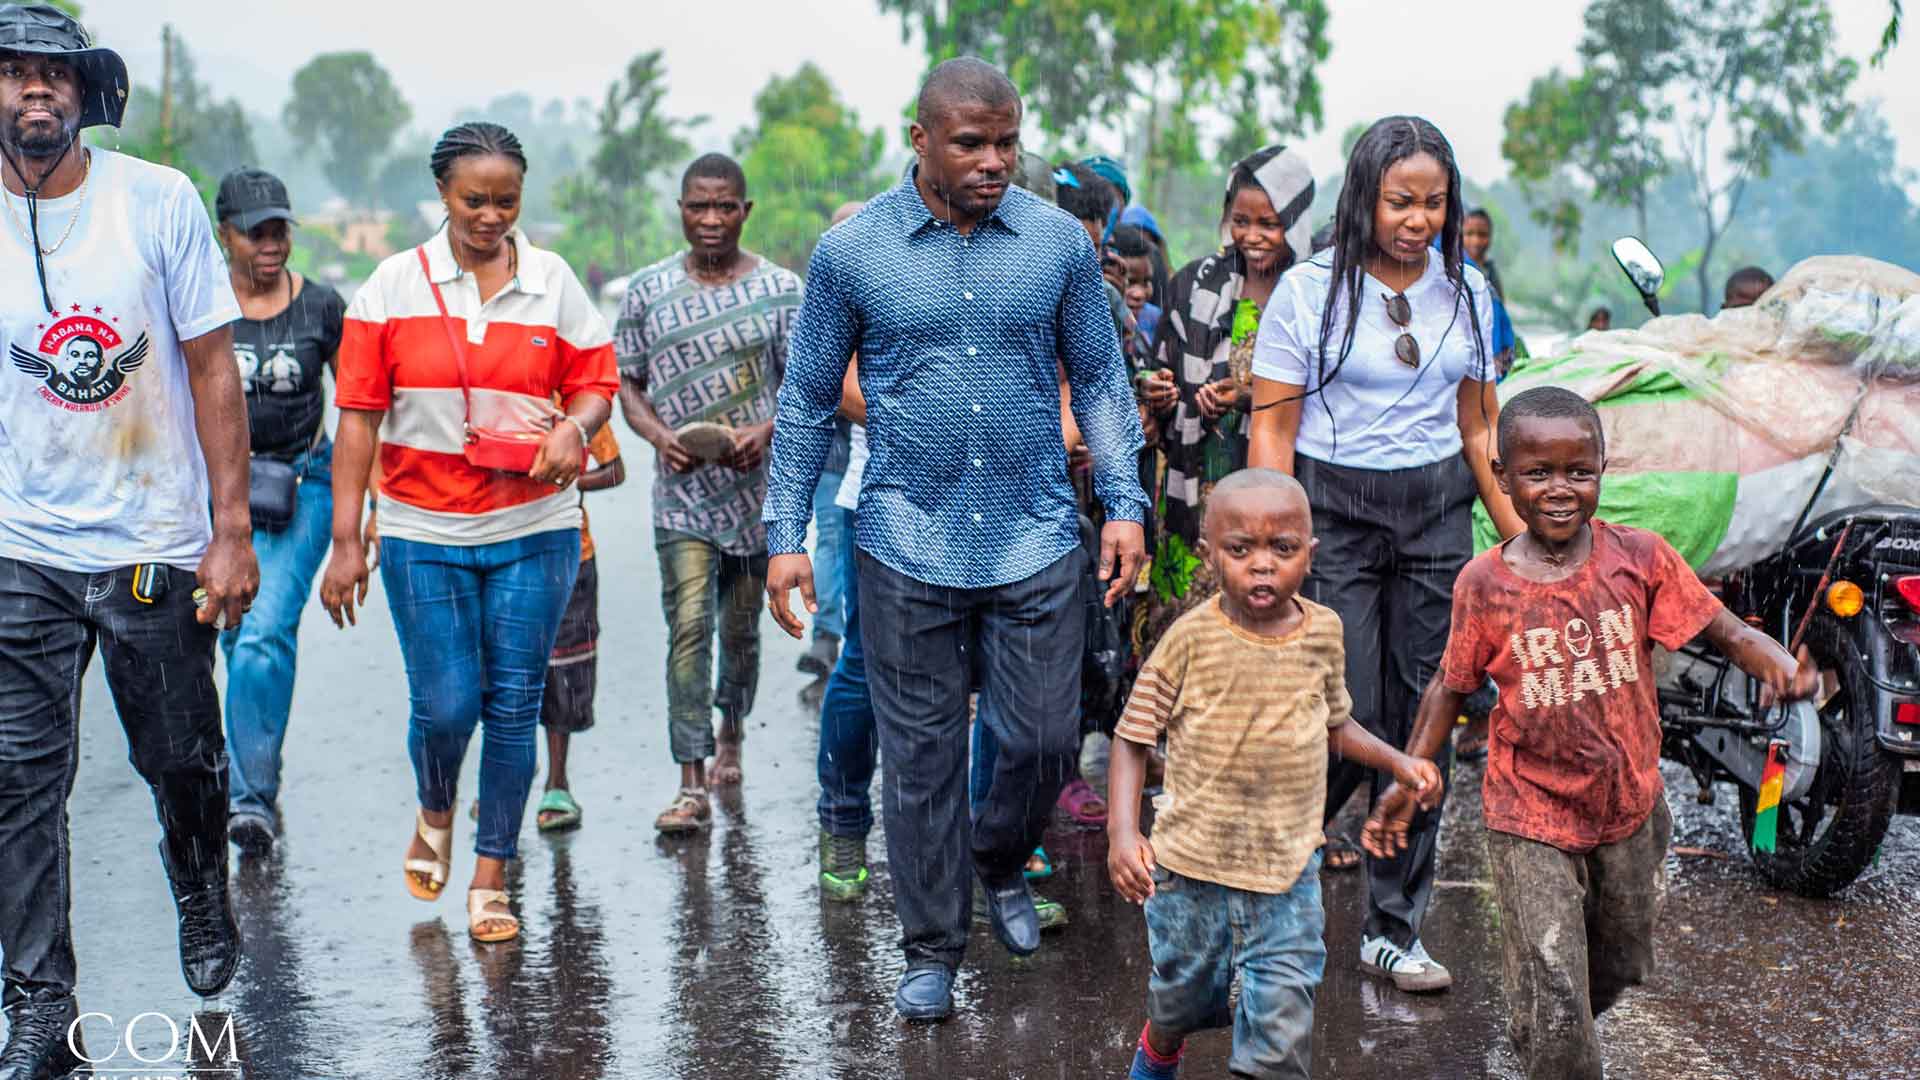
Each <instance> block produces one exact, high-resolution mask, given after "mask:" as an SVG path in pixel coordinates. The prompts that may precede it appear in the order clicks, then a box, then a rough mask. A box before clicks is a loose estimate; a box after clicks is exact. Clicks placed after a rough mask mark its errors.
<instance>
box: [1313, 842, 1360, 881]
mask: <svg viewBox="0 0 1920 1080" xmlns="http://www.w3.org/2000/svg"><path fill="white" fill-rule="evenodd" d="M1360 861H1361V859H1360V849H1359V848H1358V847H1355V846H1354V843H1353V841H1351V840H1349V839H1347V838H1346V837H1344V836H1334V835H1332V834H1331V833H1329V834H1328V835H1327V856H1326V858H1325V859H1324V860H1322V861H1321V863H1320V865H1321V866H1323V867H1325V868H1326V869H1328V870H1332V871H1333V872H1334V873H1337V874H1344V873H1346V872H1347V871H1349V870H1352V869H1354V868H1355V867H1357V866H1359V865H1360Z"/></svg>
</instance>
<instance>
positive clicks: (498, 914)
mask: <svg viewBox="0 0 1920 1080" xmlns="http://www.w3.org/2000/svg"><path fill="white" fill-rule="evenodd" d="M488 904H499V905H500V906H501V907H507V906H508V902H507V894H506V893H504V892H502V891H500V890H499V889H468V890H467V933H469V934H471V935H473V940H475V941H481V942H494V941H512V940H513V939H514V938H517V937H519V936H520V920H519V919H517V918H515V917H514V914H513V912H511V911H488V910H487V905H488ZM488 923H495V924H498V923H506V924H507V926H506V929H504V930H501V929H494V930H481V929H480V928H481V927H482V926H485V925H487V924H488Z"/></svg>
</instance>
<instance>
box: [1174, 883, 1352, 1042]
mask: <svg viewBox="0 0 1920 1080" xmlns="http://www.w3.org/2000/svg"><path fill="white" fill-rule="evenodd" d="M1153 878H1154V883H1155V888H1154V894H1153V896H1152V898H1150V899H1149V900H1148V901H1147V911H1146V914H1147V948H1148V950H1149V951H1150V952H1151V953H1152V954H1153V974H1152V976H1151V977H1149V979H1148V980H1147V1016H1148V1018H1149V1019H1151V1020H1152V1021H1153V1026H1154V1028H1155V1029H1157V1030H1158V1031H1160V1032H1161V1033H1163V1034H1166V1035H1172V1036H1175V1037H1177V1038H1185V1037H1186V1036H1187V1035H1188V1034H1190V1033H1192V1032H1195V1031H1200V1030H1203V1029H1205V1028H1214V1027H1226V1026H1227V1025H1229V1024H1231V1025H1232V1026H1233V1056H1232V1058H1231V1059H1230V1060H1229V1062H1228V1068H1229V1069H1230V1070H1231V1071H1232V1072H1233V1074H1234V1075H1235V1076H1277V1077H1299V1078H1301V1080H1306V1077H1307V1076H1308V1075H1309V1073H1310V1071H1311V1069H1312V1066H1313V996H1314V991H1315V990H1316V989H1317V988H1318V987H1319V986H1320V977H1321V974H1322V973H1323V972H1324V971H1325V969H1326V965H1327V943H1326V925H1327V917H1326V912H1325V911H1324V910H1323V909H1322V908H1321V906H1320V853H1319V852H1317V851H1316V852H1314V854H1313V857H1312V858H1310V859H1308V860H1307V866H1306V869H1304V870H1302V871H1300V877H1299V879H1298V880H1296V881H1295V882H1294V883H1293V888H1291V889H1289V890H1288V891H1286V892H1283V893H1257V892H1248V891H1246V890H1244V889H1234V888H1229V887H1227V886H1225V885H1216V884H1214V883H1213V882H1211V881H1197V880H1195V879H1193V878H1189V877H1182V876H1180V875H1179V874H1175V873H1173V872H1171V871H1169V870H1167V869H1166V868H1165V867H1161V868H1160V869H1158V870H1155V871H1154V875H1153ZM1235 972H1238V973H1239V975H1240V1007H1239V1009H1238V1010H1232V1011H1230V1009H1229V1006H1228V997H1229V992H1230V988H1231V987H1232V985H1233V976H1234V973H1235Z"/></svg>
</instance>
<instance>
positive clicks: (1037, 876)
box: [1023, 847, 1053, 881]
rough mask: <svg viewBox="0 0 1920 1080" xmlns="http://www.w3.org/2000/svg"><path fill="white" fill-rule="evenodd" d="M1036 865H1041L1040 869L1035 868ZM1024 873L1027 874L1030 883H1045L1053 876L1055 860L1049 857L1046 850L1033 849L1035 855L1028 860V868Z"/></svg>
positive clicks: (1041, 848) (1040, 848)
mask: <svg viewBox="0 0 1920 1080" xmlns="http://www.w3.org/2000/svg"><path fill="white" fill-rule="evenodd" d="M1034 863H1039V864H1040V866H1039V868H1038V869H1035V868H1034V865H1033V864H1034ZM1023 873H1025V874H1026V876H1027V880H1028V881H1045V880H1046V879H1047V878H1050V877H1052V876H1053V860H1052V859H1051V858H1048V857H1047V849H1046V848H1043V847H1037V848H1034V849H1033V855H1032V856H1031V857H1029V858H1028V859H1027V868H1026V870H1024V871H1023Z"/></svg>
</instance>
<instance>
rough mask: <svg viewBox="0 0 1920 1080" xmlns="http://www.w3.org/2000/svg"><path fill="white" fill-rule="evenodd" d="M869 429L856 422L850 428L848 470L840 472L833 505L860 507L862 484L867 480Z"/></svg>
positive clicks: (853, 508) (841, 507)
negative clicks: (837, 489) (838, 486)
mask: <svg viewBox="0 0 1920 1080" xmlns="http://www.w3.org/2000/svg"><path fill="white" fill-rule="evenodd" d="M867 457H868V452H867V429H866V428H865V427H864V426H862V425H860V424H854V425H852V426H851V427H849V428H848V438H847V471H846V472H843V473H841V474H840V490H839V491H836V492H834V493H833V505H835V506H837V507H839V508H840V509H842V510H858V509H860V485H862V484H864V483H866V480H867Z"/></svg>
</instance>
